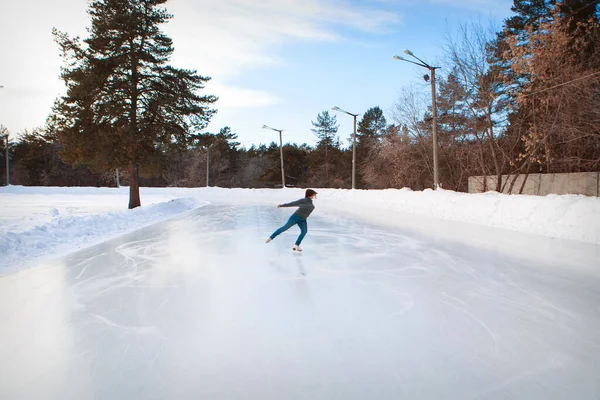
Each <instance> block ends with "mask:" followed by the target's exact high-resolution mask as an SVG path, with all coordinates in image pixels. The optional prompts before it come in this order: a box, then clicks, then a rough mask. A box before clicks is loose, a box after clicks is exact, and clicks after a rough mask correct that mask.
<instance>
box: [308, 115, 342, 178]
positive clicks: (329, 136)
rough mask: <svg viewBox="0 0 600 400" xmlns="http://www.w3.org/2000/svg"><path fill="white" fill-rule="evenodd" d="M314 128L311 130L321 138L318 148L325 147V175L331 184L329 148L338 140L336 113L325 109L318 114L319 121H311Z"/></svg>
mask: <svg viewBox="0 0 600 400" xmlns="http://www.w3.org/2000/svg"><path fill="white" fill-rule="evenodd" d="M311 122H312V125H313V126H314V128H312V129H311V131H312V132H313V133H314V134H315V135H316V136H317V137H318V138H319V141H318V142H317V149H321V148H324V149H325V177H326V183H327V185H329V149H330V148H331V147H332V146H334V145H335V144H336V143H337V142H338V141H337V140H336V133H337V131H338V128H339V125H338V124H337V118H336V116H335V115H330V114H329V111H323V112H322V113H320V114H319V115H317V122H315V121H311Z"/></svg>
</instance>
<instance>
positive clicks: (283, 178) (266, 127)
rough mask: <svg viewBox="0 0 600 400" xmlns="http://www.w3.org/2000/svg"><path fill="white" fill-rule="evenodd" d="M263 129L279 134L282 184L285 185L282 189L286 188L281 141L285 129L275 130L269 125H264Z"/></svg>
mask: <svg viewBox="0 0 600 400" xmlns="http://www.w3.org/2000/svg"><path fill="white" fill-rule="evenodd" d="M262 127H263V129H271V130H272V131H275V132H279V156H280V158H281V184H282V185H283V186H282V187H285V173H284V172H283V141H282V139H281V132H283V129H275V128H271V127H270V126H267V125H263V126H262Z"/></svg>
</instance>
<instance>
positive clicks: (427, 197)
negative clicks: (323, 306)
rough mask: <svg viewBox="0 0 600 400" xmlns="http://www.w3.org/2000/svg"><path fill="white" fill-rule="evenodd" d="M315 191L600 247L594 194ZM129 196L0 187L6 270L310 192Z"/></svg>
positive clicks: (376, 209)
mask: <svg viewBox="0 0 600 400" xmlns="http://www.w3.org/2000/svg"><path fill="white" fill-rule="evenodd" d="M316 190H317V191H318V192H319V195H318V199H317V201H316V205H317V210H318V211H320V212H322V213H323V214H327V213H329V214H334V213H337V214H341V215H342V216H348V215H351V216H352V217H354V218H361V219H364V220H367V221H374V222H385V223H386V224H388V225H396V226H407V225H408V224H412V225H413V226H417V225H419V226H421V227H427V226H433V225H436V227H435V230H436V232H438V230H439V229H438V226H439V223H440V221H442V222H448V223H446V225H445V229H446V231H448V232H453V231H454V232H456V233H457V234H458V232H460V234H461V235H462V234H468V233H469V232H468V231H469V229H470V228H469V226H472V227H473V226H474V225H476V226H480V227H488V228H500V229H503V230H504V232H510V231H517V232H524V233H528V234H535V235H542V236H546V237H551V238H558V239H568V240H575V241H579V242H585V243H591V244H600V199H599V198H594V197H586V196H580V195H560V196H557V195H550V196H545V197H540V196H527V195H504V194H499V193H494V192H489V193H484V194H466V193H456V192H452V191H447V190H439V191H432V190H425V191H422V192H415V191H411V190H410V189H401V190H395V189H390V190H334V189H316ZM128 193H129V192H128V188H119V189H116V188H55V187H21V186H9V187H4V188H0V205H1V206H2V207H0V256H1V257H0V274H3V273H6V272H8V271H10V270H14V269H19V268H22V267H23V266H24V265H26V264H27V263H28V262H30V261H32V260H36V259H39V257H41V256H47V255H51V256H58V255H60V254H64V253H67V252H70V251H74V250H76V249H79V248H82V247H84V246H88V245H91V244H94V243H99V242H101V241H104V240H106V239H109V238H111V237H114V236H117V235H120V234H123V233H125V232H128V231H132V230H135V229H138V228H141V227H143V226H147V225H150V224H152V223H155V222H158V221H161V220H164V219H167V218H170V217H172V216H174V215H176V214H179V213H181V212H184V211H187V210H190V209H192V208H195V207H198V206H201V205H202V204H206V203H214V204H246V205H265V206H276V205H277V204H278V203H283V202H289V201H292V200H295V199H297V198H300V197H303V195H304V190H303V189H284V190H281V189H275V190H273V189H222V188H195V189H186V188H142V189H141V196H142V205H143V207H141V208H137V209H134V210H127V209H126V208H127V204H128ZM458 222H460V223H461V224H458ZM465 224H467V225H465ZM469 224H471V225H469ZM459 225H460V226H459ZM465 226H466V228H465ZM459 228H460V229H459ZM473 230H474V229H473ZM431 231H433V229H431ZM471 234H472V235H473V233H471ZM487 234H488V235H490V234H491V235H494V232H491V233H490V232H488V233H487ZM504 234H506V233H504ZM490 240H491V239H490Z"/></svg>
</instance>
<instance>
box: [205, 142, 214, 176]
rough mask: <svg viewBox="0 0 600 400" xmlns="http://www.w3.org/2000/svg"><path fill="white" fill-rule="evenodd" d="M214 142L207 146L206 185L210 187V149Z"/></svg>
mask: <svg viewBox="0 0 600 400" xmlns="http://www.w3.org/2000/svg"><path fill="white" fill-rule="evenodd" d="M213 145H214V143H212V144H210V145H208V146H206V187H208V182H209V178H210V149H212V147H213Z"/></svg>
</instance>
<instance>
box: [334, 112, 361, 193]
mask: <svg viewBox="0 0 600 400" xmlns="http://www.w3.org/2000/svg"><path fill="white" fill-rule="evenodd" d="M332 110H333V111H339V112H343V113H346V114H348V115H351V116H352V117H354V134H353V135H352V189H356V117H358V116H359V114H352V113H351V112H348V111H346V110H342V109H341V108H339V107H338V106H335V107H333V108H332Z"/></svg>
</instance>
